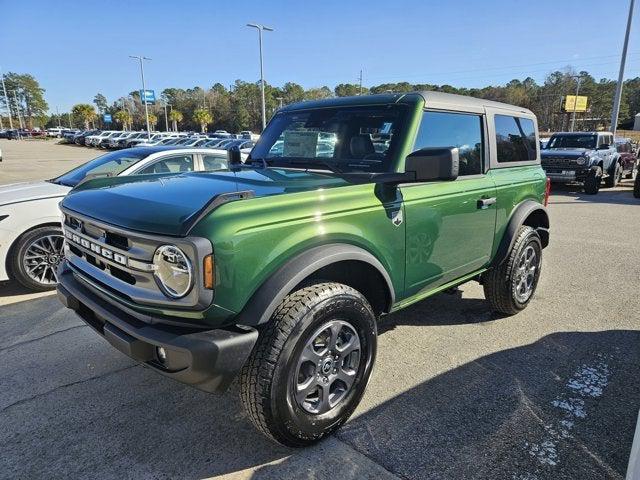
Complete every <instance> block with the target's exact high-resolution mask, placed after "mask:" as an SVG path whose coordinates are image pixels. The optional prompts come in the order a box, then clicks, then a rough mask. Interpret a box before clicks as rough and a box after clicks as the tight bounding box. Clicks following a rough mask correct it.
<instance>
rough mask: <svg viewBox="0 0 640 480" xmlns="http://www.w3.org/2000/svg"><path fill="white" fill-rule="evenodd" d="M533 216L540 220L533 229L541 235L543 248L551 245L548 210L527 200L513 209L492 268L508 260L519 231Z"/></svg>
mask: <svg viewBox="0 0 640 480" xmlns="http://www.w3.org/2000/svg"><path fill="white" fill-rule="evenodd" d="M531 215H535V216H536V218H537V220H538V222H537V223H538V225H535V226H533V228H534V229H535V230H536V231H537V232H538V234H539V235H540V239H541V240H542V247H543V248H545V247H546V246H547V245H548V244H549V214H548V213H547V209H546V208H545V207H544V206H543V205H541V204H539V203H538V202H534V201H533V200H525V201H524V202H522V203H520V204H518V205H517V206H516V207H515V208H514V209H513V212H512V213H511V217H510V218H509V223H508V224H507V228H506V229H505V231H504V234H503V236H502V240H501V242H500V246H499V247H498V251H497V252H496V255H495V257H494V259H493V262H492V264H491V266H497V265H500V264H501V263H502V262H504V261H505V260H506V259H507V257H508V256H509V252H510V251H511V248H512V247H513V244H514V243H515V241H516V237H517V235H518V230H519V229H520V227H521V226H522V225H526V222H527V219H528V218H530V217H531Z"/></svg>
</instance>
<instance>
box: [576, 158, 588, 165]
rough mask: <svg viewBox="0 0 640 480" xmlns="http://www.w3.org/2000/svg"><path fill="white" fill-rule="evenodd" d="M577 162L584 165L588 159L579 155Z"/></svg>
mask: <svg viewBox="0 0 640 480" xmlns="http://www.w3.org/2000/svg"><path fill="white" fill-rule="evenodd" d="M576 163H577V164H578V165H584V164H585V163H587V159H586V158H585V157H578V158H576Z"/></svg>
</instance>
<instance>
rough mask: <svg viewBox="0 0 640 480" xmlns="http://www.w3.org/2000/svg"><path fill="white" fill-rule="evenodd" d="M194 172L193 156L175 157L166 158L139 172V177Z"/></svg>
mask: <svg viewBox="0 0 640 480" xmlns="http://www.w3.org/2000/svg"><path fill="white" fill-rule="evenodd" d="M179 172H193V156H192V155H173V156H171V157H164V158H161V159H160V160H157V161H156V162H154V163H152V164H151V165H149V166H147V167H145V168H143V169H142V170H141V171H139V172H137V174H138V175H147V174H150V173H179Z"/></svg>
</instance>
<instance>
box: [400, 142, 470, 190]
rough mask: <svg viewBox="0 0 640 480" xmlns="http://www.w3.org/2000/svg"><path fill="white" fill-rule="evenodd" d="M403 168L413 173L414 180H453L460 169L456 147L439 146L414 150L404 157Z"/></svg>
mask: <svg viewBox="0 0 640 480" xmlns="http://www.w3.org/2000/svg"><path fill="white" fill-rule="evenodd" d="M404 170H405V172H406V173H413V174H414V175H415V178H414V180H413V181H414V182H432V181H436V180H455V179H456V178H458V173H459V171H460V157H459V152H458V149H457V148H456V147H441V148H440V147H439V148H422V149H420V150H416V151H415V152H413V153H412V154H410V155H409V156H408V157H407V158H406V159H405V162H404Z"/></svg>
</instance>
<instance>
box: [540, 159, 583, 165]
mask: <svg viewBox="0 0 640 480" xmlns="http://www.w3.org/2000/svg"><path fill="white" fill-rule="evenodd" d="M542 166H543V167H546V166H549V167H578V166H579V165H578V163H577V162H576V159H575V158H562V157H545V158H543V159H542Z"/></svg>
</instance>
